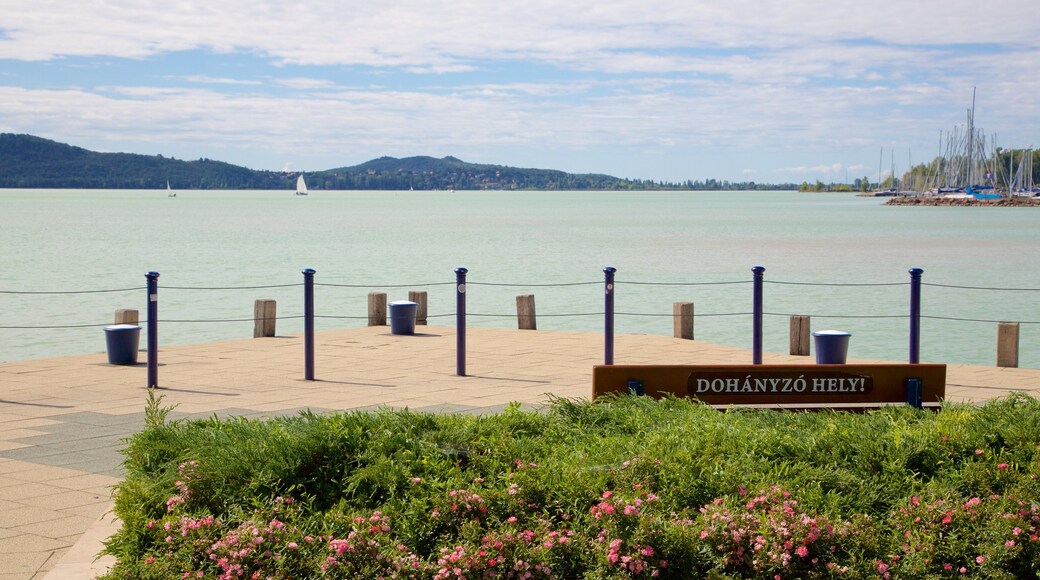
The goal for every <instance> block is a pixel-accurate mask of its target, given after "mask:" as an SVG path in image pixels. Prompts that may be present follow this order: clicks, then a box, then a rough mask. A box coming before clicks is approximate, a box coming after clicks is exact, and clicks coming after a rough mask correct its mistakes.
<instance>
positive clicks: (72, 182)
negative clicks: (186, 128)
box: [0, 133, 648, 190]
mask: <svg viewBox="0 0 1040 580" xmlns="http://www.w3.org/2000/svg"><path fill="white" fill-rule="evenodd" d="M297 175H298V173H287V172H276V171H257V170H253V169H248V168H245V167H239V166H237V165H231V164H229V163H223V162H220V161H213V160H211V159H199V160H196V161H181V160H178V159H172V158H168V157H163V156H162V155H154V156H152V155H138V154H132V153H97V152H94V151H89V150H87V149H83V148H80V147H74V146H72V145H67V144H64V143H58V142H57V141H51V140H49V139H43V138H40V137H34V136H32V135H14V134H10V133H3V134H0V187H2V188H38V189H49V188H60V189H161V188H165V187H166V182H167V181H169V182H170V184H171V185H172V186H173V187H174V189H286V190H292V189H295V187H296V176H297ZM304 175H305V177H306V179H307V185H308V186H309V188H310V189H317V190H321V189H325V190H336V189H341V190H342V189H368V190H371V189H376V190H378V189H388V190H405V189H417V190H434V189H642V188H645V187H646V186H647V185H648V183H647V182H641V181H632V180H627V179H618V178H616V177H611V176H609V175H575V174H571V173H565V172H563V171H554V170H548V169H519V168H516V167H506V166H504V165H480V164H475V163H466V162H464V161H461V160H459V159H456V158H455V157H445V158H443V159H436V158H433V157H408V158H405V159H396V158H393V157H380V158H378V159H373V160H372V161H368V162H366V163H362V164H361V165H355V166H353V167H341V168H338V169H329V170H326V171H315V172H306V173H304Z"/></svg>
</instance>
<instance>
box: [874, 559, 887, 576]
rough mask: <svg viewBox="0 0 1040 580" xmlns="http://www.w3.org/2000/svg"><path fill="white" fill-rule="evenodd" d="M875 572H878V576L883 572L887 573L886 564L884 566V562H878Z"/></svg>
mask: <svg viewBox="0 0 1040 580" xmlns="http://www.w3.org/2000/svg"><path fill="white" fill-rule="evenodd" d="M877 571H878V573H879V574H884V573H885V572H887V571H888V564H886V563H884V562H878V563H877Z"/></svg>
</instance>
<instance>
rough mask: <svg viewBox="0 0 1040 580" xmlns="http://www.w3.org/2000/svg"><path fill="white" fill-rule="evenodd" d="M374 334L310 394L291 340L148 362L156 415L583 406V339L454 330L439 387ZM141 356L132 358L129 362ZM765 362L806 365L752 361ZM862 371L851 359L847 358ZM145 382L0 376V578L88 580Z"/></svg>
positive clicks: (384, 335) (340, 334) (433, 371)
mask: <svg viewBox="0 0 1040 580" xmlns="http://www.w3.org/2000/svg"><path fill="white" fill-rule="evenodd" d="M418 332H419V334H417V335H415V336H395V335H392V334H390V332H389V328H388V327H369V328H359V329H348V330H340V331H330V332H322V333H319V334H318V335H317V337H316V341H315V376H316V378H317V380H316V381H305V380H303V339H302V337H300V336H285V337H275V338H261V339H248V340H239V341H233V342H222V343H216V344H203V345H193V346H176V347H167V348H162V349H161V350H160V358H159V363H160V366H159V386H160V387H161V393H162V394H163V395H164V396H165V399H164V403H165V404H167V405H177V408H176V410H175V412H174V413H172V414H171V417H172V418H177V417H186V416H192V417H208V416H212V415H214V414H216V415H218V416H232V415H234V416H247V417H269V416H274V415H287V414H295V413H296V412H297V411H299V410H300V409H304V408H311V409H313V410H315V411H324V410H330V411H331V410H338V409H364V408H374V407H380V406H388V407H396V408H403V407H407V408H409V409H413V410H418V411H432V412H448V413H459V412H462V413H493V412H496V411H499V410H501V409H502V408H503V407H504V406H505V405H506V404H508V403H509V402H511V401H518V402H521V403H524V404H525V405H527V406H537V405H539V404H541V403H544V402H545V401H546V400H547V398H548V395H549V394H552V395H554V396H558V397H568V398H571V397H588V396H589V394H590V392H591V377H592V366H593V365H594V364H598V363H601V362H602V360H603V336H602V335H601V334H595V333H574V332H555V331H530V330H527V331H520V330H506V329H480V328H470V329H468V330H467V343H468V353H467V365H466V370H467V373H468V375H469V376H466V377H459V376H456V375H455V329H454V328H453V327H422V326H420V327H418ZM142 355H143V353H142ZM614 362H615V363H617V364H727V363H733V364H748V363H750V362H751V352H750V351H749V350H746V349H740V348H732V347H725V346H718V345H712V344H706V343H703V342H699V341H688V340H679V339H674V338H671V337H665V336H650V335H618V336H616V338H615V360H614ZM763 362H764V363H765V364H778V363H788V362H795V363H806V362H811V361H810V360H809V359H807V358H806V357H792V356H786V355H769V354H767V355H765V356H764V361H763ZM850 362H867V361H850ZM146 378H147V369H146V366H145V365H144V364H143V362H142V363H141V364H138V365H136V366H113V365H109V364H107V357H106V355H105V354H104V353H96V354H90V355H83V356H74V357H65V358H56V359H44V360H34V361H20V362H10V363H0V561H2V562H3V564H4V565H3V566H0V580H15V579H18V580H23V579H30V578H44V577H46V578H52V579H61V580H67V579H72V578H92V577H94V575H95V574H97V572H98V571H99V570H104V569H105V567H106V566H107V565H109V563H110V560H104V559H103V560H101V561H98V562H95V561H94V557H95V555H96V554H97V552H98V551H99V550H100V549H101V544H100V542H101V541H103V540H104V539H105V538H106V537H108V535H110V534H111V533H112V532H113V531H114V530H115V529H116V528H115V526H116V525H117V523H115V522H113V520H112V515H111V513H110V510H111V506H112V503H111V488H112V486H113V485H114V484H116V483H117V482H118V481H119V480H120V477H121V475H122V469H121V467H120V461H121V456H120V454H119V451H118V450H119V448H120V440H121V439H123V438H125V437H127V436H129V435H131V434H132V433H135V432H137V431H139V430H140V429H141V428H142V427H143V423H144V414H143V410H144V406H145V401H146V397H147V389H146V388H145V383H146ZM947 381H948V384H947V395H948V398H950V399H952V400H954V401H970V402H980V401H985V400H987V399H991V398H996V397H1000V396H1003V395H1005V394H1007V393H1009V392H1012V391H1018V392H1025V393H1028V394H1031V395H1033V396H1040V370H1034V369H1002V368H996V367H979V366H966V365H953V366H950V367H949V368H948V372H947Z"/></svg>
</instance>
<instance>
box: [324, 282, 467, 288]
mask: <svg viewBox="0 0 1040 580" xmlns="http://www.w3.org/2000/svg"><path fill="white" fill-rule="evenodd" d="M454 284H455V283H454V282H429V283H426V284H335V283H331V282H315V283H314V285H315V286H332V287H335V288H421V287H426V286H451V285H454Z"/></svg>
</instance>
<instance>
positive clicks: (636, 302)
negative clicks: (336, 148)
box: [0, 190, 1040, 367]
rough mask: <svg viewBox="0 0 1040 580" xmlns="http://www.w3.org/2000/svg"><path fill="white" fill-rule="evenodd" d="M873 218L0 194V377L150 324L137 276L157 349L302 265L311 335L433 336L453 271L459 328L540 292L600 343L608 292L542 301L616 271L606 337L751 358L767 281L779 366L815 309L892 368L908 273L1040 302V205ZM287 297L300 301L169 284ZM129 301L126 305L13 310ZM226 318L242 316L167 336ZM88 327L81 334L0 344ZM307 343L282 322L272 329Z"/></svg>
mask: <svg viewBox="0 0 1040 580" xmlns="http://www.w3.org/2000/svg"><path fill="white" fill-rule="evenodd" d="M882 203H883V200H877V199H870V198H858V197H854V196H852V195H850V194H805V193H797V192H635V193H632V192H618V193H614V192H606V193H604V192H523V193H515V192H454V193H448V192H322V191H318V192H313V193H312V194H311V195H310V196H308V197H305V198H303V197H297V196H294V195H292V193H291V192H238V191H234V192H231V191H182V192H178V197H176V198H167V197H166V194H165V192H161V191H159V192H152V191H81V190H76V191H72V190H57V191H54V190H49V191H34V190H6V191H0V247H2V248H3V265H2V268H0V291H2V292H4V293H0V360H5V361H9V360H19V359H30V358H41V357H49V356H60V355H68V354H82V353H90V352H100V351H103V350H104V336H103V331H102V330H101V328H100V325H104V324H108V323H111V320H112V313H113V311H114V310H115V309H117V308H136V309H138V310H140V311H141V314H142V319H143V317H144V313H145V309H146V301H145V298H146V296H145V291H144V290H143V287H144V284H145V278H144V273H145V272H147V271H150V270H155V271H158V272H160V278H159V287H160V290H159V297H160V298H159V314H160V320H164V321H167V322H164V323H163V324H162V325H161V327H160V332H159V336H160V344H165V345H170V344H184V343H199V342H209V341H214V340H224V339H233V338H244V337H250V336H252V326H253V325H252V321H251V317H252V311H253V301H254V300H255V299H257V298H273V299H276V300H277V301H278V315H279V316H280V317H283V316H284V317H291V316H299V315H301V314H302V311H303V306H302V287H301V286H297V285H298V284H301V283H302V280H303V277H302V275H301V274H300V271H301V270H302V269H304V268H314V269H315V270H316V271H317V275H316V276H315V281H316V282H317V283H318V284H319V286H318V287H317V288H316V290H315V302H316V310H317V314H318V315H319V316H325V317H330V318H319V319H318V321H317V323H316V327H317V328H318V329H319V330H322V329H331V328H342V327H355V326H362V325H364V324H365V322H366V321H365V316H366V312H367V306H366V300H367V294H368V292H370V291H386V292H387V293H388V294H389V299H390V300H398V299H404V298H406V297H407V291H408V289H410V288H414V289H421V290H426V291H428V292H429V294H430V314H431V316H432V318H431V321H430V322H431V324H444V325H453V324H454V317H453V316H450V315H451V314H452V313H453V312H454V309H455V306H454V293H453V292H454V290H453V285H452V284H451V283H452V282H453V280H454V277H455V275H454V269H455V268H457V267H460V266H464V267H466V268H468V269H469V277H468V281H469V283H470V284H469V292H468V294H467V296H468V303H467V309H468V311H469V312H470V314H471V317H470V320H469V324H470V325H473V326H501V327H515V325H516V319H515V312H516V310H515V304H516V302H515V296H516V295H518V294H529V293H533V294H535V296H536V302H537V309H538V313H539V319H538V327H539V328H540V329H546V330H553V329H566V330H589V331H600V330H602V327H603V320H602V316H601V315H599V314H595V313H597V312H602V307H603V291H602V285H601V284H591V285H578V286H565V287H552V288H546V287H537V286H535V285H537V284H561V283H575V282H593V283H595V282H602V279H603V274H602V269H603V267H604V266H614V267H616V268H617V269H618V272H617V281H618V286H617V293H616V310H617V311H618V312H619V313H630V314H638V316H635V315H629V314H626V315H621V314H619V315H618V317H617V322H616V326H617V331H618V332H633V333H648V334H665V335H670V334H671V332H672V320H671V317H670V314H671V304H672V302H677V301H690V302H694V303H695V304H696V312H697V319H696V330H695V332H696V337H697V338H698V339H700V340H706V341H710V342H716V343H721V344H731V345H735V346H742V347H750V345H751V317H750V315H748V314H747V313H750V311H751V284H750V280H751V268H752V267H753V266H756V265H762V266H764V267H765V268H766V272H765V280H766V285H765V310H766V312H767V313H773V314H777V315H776V316H774V315H770V316H767V317H766V318H765V348H766V350H768V351H773V352H786V351H787V348H788V318H787V315H789V314H808V315H812V316H813V323H812V326H813V329H814V330H819V329H824V328H837V329H841V330H848V331H850V332H852V333H853V337H852V341H851V344H850V352H849V355H850V356H852V357H870V358H884V359H890V360H905V359H906V356H907V344H908V339H907V334H908V331H907V329H908V325H909V322H908V320H907V319H906V318H900V317H902V316H905V315H906V314H907V311H908V300H909V298H908V296H909V288H908V285H907V283H908V281H909V276H908V274H907V270H908V269H909V268H912V267H919V268H923V269H924V270H925V273H924V278H923V280H924V282H925V283H926V284H944V285H958V286H982V287H998V288H1040V273H1038V272H1037V270H1036V264H1037V256H1038V255H1040V233H1038V228H1037V227H1036V225H1037V221H1038V218H1040V213H1038V212H1037V211H1036V210H1032V209H1026V208H960V207H938V208H936V207H886V206H883V205H882ZM635 282H640V283H707V282H739V284H732V285H694V286H661V285H650V284H635ZM779 282H800V283H828V284H888V283H890V284H894V285H892V286H851V287H849V286H805V285H790V284H780V283H779ZM282 284H288V285H293V286H290V287H286V288H264V289H240V290H185V289H175V288H174V287H178V288H213V287H219V288H226V287H239V286H269V285H282ZM328 284H343V285H359V286H362V287H343V286H331V285H328ZM422 284H440V285H436V286H429V287H421V286H420V285H422ZM492 284H508V285H510V286H498V285H492ZM392 286H401V287H392ZM124 288H126V289H135V290H132V291H129V292H121V293H92V294H43V295H41V294H35V295H27V294H11V293H7V292H11V291H15V292H26V291H37V292H38V291H54V292H68V291H83V290H104V289H124ZM922 296H923V299H922V300H923V313H924V314H925V315H926V316H940V317H950V318H965V319H981V320H990V321H996V320H1005V321H1021V322H1027V321H1032V322H1040V292H1038V291H1032V292H1029V291H1013V292H1012V291H1005V292H996V291H981V290H963V289H952V288H944V287H938V286H929V285H926V286H925V287H924V288H923V292H922ZM781 314H782V315H783V316H779V315H781ZM477 315H488V316H477ZM551 315H568V316H551ZM570 315H579V316H570ZM720 315H726V316H720ZM838 315H842V316H849V315H852V316H862V317H863V318H836V316H838ZM331 317H338V318H331ZM877 317H881V318H877ZM885 317H891V318H885ZM235 319H246V320H244V321H240V322H175V321H198V320H235ZM81 324H82V325H96V326H90V327H87V328H54V329H42V328H30V329H23V328H12V327H23V326H27V327H40V326H67V325H81ZM996 326H997V325H996V323H995V322H963V321H949V320H934V319H925V320H924V321H923V322H922V352H921V358H922V360H925V361H937V362H949V363H955V362H963V363H973V364H993V362H994V360H995V356H996V354H995V350H996ZM302 328H303V325H302V321H301V320H300V319H295V318H294V319H288V320H279V321H278V331H279V334H294V333H300V332H302ZM1021 344H1022V347H1021V355H1020V364H1021V366H1028V367H1040V324H1023V325H1022V327H1021ZM616 360H617V361H618V362H623V360H624V353H621V352H619V353H617V354H616ZM676 362H682V361H676Z"/></svg>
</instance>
